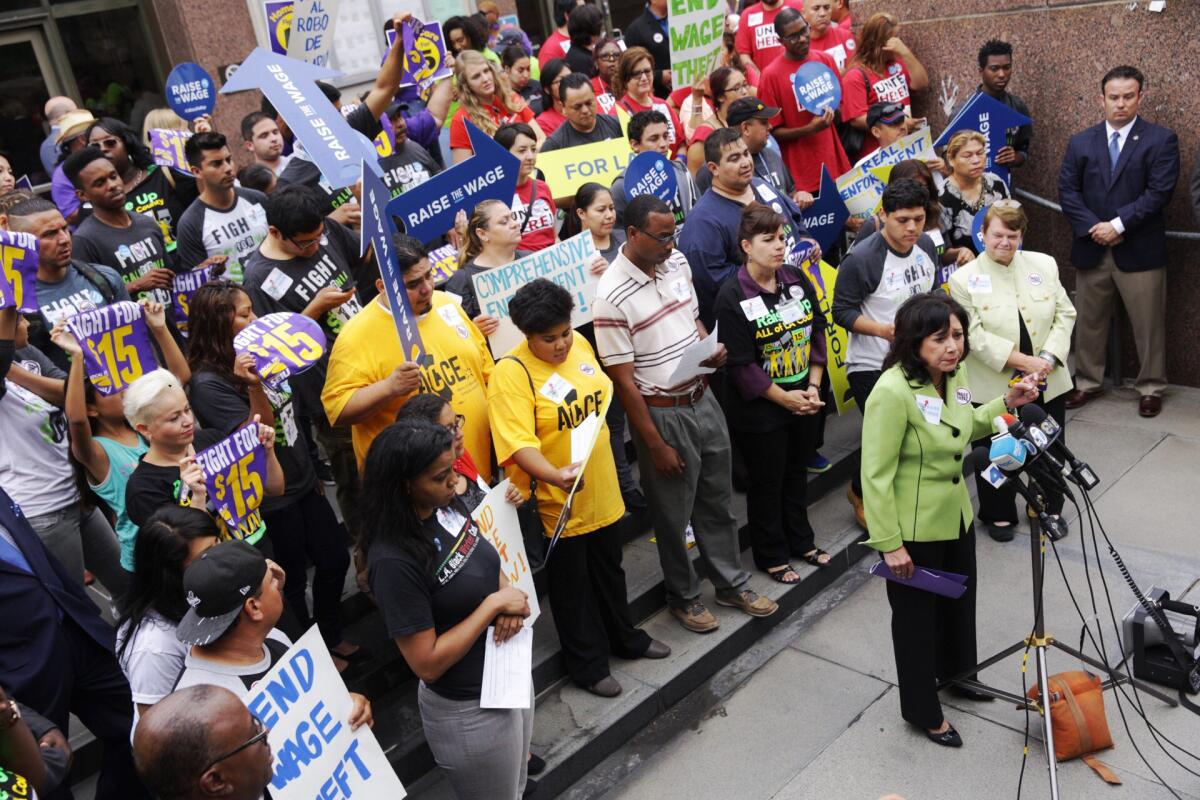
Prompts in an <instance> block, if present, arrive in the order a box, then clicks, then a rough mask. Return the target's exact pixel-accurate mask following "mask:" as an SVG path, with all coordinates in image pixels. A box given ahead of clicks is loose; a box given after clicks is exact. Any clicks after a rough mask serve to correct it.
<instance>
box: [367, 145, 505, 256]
mask: <svg viewBox="0 0 1200 800" xmlns="http://www.w3.org/2000/svg"><path fill="white" fill-rule="evenodd" d="M467 135H468V136H470V137H471V149H472V150H474V151H475V155H474V156H472V157H471V158H468V159H467V160H466V161H462V162H460V163H458V164H455V165H454V166H453V167H451V168H450V169H448V170H446V171H445V172H442V173H440V174H438V175H435V176H433V177H432V178H430V179H429V180H427V181H425V182H424V183H422V184H420V185H418V186H416V187H414V188H412V189H409V190H408V191H407V192H405V193H404V194H402V195H399V196H398V197H395V198H393V199H392V201H391V202H390V203H388V206H387V210H388V214H390V215H392V216H394V217H398V218H399V219H400V222H401V223H402V224H403V225H404V232H405V233H407V234H408V235H409V236H414V237H416V238H417V239H420V240H421V241H422V242H429V241H432V240H433V239H436V238H437V237H439V236H441V235H442V234H443V233H445V232H446V231H448V230H450V229H451V228H453V227H454V215H455V214H457V213H458V211H459V209H463V210H465V211H466V212H467V213H468V215H469V214H470V213H471V209H473V208H475V206H476V204H478V203H480V202H482V201H484V200H500V201H502V202H503V203H504V204H505V205H511V204H512V201H513V194H514V193H515V192H516V190H517V171H518V170H519V169H520V168H521V162H520V160H519V159H518V158H517V157H516V156H514V155H513V154H512V153H510V152H508V151H507V150H505V149H504V148H503V147H501V146H500V145H498V144H496V141H495V140H494V139H492V138H491V137H489V136H486V135H484V133H483V131H481V130H479V129H478V128H476V127H475V126H474V125H472V124H471V123H470V122H467Z"/></svg>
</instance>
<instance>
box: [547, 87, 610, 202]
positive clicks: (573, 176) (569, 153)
mask: <svg viewBox="0 0 1200 800" xmlns="http://www.w3.org/2000/svg"><path fill="white" fill-rule="evenodd" d="M617 117H618V119H620V120H621V132H622V133H627V126H628V123H629V115H628V114H626V113H625V112H624V110H620V109H618V113H617ZM563 124H564V125H569V124H570V123H569V122H564V123H563ZM631 158H633V151H632V150H630V149H629V137H628V135H626V136H624V137H622V138H620V139H606V140H604V141H603V142H593V143H591V144H582V145H579V146H578V147H567V148H564V149H562V150H551V151H550V152H549V153H538V158H537V165H538V169H540V170H541V171H542V174H543V175H545V176H546V185H547V186H549V187H550V194H551V195H552V196H553V197H554V198H555V199H559V198H563V197H574V196H575V192H577V191H578V190H579V187H580V186H583V185H584V184H585V183H588V182H590V181H595V182H596V183H599V184H601V185H603V186H611V185H612V182H613V181H614V180H616V178H617V176H618V175H620V174H621V173H622V172H623V171H624V170H625V167H626V166H628V165H629V159H631Z"/></svg>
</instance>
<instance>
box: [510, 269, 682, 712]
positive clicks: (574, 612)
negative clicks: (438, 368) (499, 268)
mask: <svg viewBox="0 0 1200 800" xmlns="http://www.w3.org/2000/svg"><path fill="white" fill-rule="evenodd" d="M573 307H574V300H573V299H572V297H571V293H570V292H568V291H567V290H566V289H564V288H563V287H561V286H559V285H558V284H556V283H553V282H551V281H548V280H546V279H545V278H537V279H535V280H533V281H530V282H529V283H527V284H525V285H524V286H522V287H521V288H520V289H518V290H517V293H516V294H515V295H513V298H512V300H511V301H509V304H508V313H509V316H511V317H512V321H513V324H515V325H516V326H517V328H518V329H519V330H520V331H521V333H523V334H524V335H525V341H523V342H521V343H520V344H519V345H517V346H516V347H514V348H513V349H512V350H511V351H509V353H508V355H506V356H505V357H504V358H501V359H500V360H498V361H497V362H496V368H495V369H494V370H492V377H491V380H490V381H489V383H488V418H489V419H490V420H491V423H492V441H493V442H494V443H495V445H496V459H497V461H498V462H499V463H500V464H501V465H502V466H505V467H508V468H510V469H511V468H515V469H516V470H517V471H518V475H519V476H521V477H522V481H523V482H524V476H529V477H531V478H533V479H534V481H536V488H535V493H536V496H537V507H538V513H539V514H540V515H541V518H542V524H543V527H544V529H545V532H546V535H547V536H550V535H551V534H552V533H553V532H554V530H555V525H556V523H557V522H558V518H559V516H560V515H561V513H562V510H563V506H564V505H565V503H566V501H567V496H568V494H569V493H570V492H571V489H572V487H573V486H575V483H576V477H577V476H578V474H579V471H580V469H581V468H582V466H583V465H581V464H580V463H579V462H577V461H574V455H575V453H574V450H575V447H574V446H573V442H574V439H575V438H576V434H575V430H576V429H577V428H579V427H581V426H583V425H585V424H594V425H599V426H600V430H599V432H598V434H597V436H596V437H595V445H594V446H593V448H592V451H591V457H590V458H589V459H588V461H587V466H586V468H584V471H583V483H582V484H581V485H580V486H579V487H578V488H577V489H576V490H575V495H574V498H573V500H572V505H571V511H570V513H569V514H568V515H567V520H566V524H565V528H564V529H563V531H562V538H561V539H559V541H558V543H557V544H555V545H554V549H553V552H551V553H549V554H548V555H547V561H546V565H547V570H548V572H547V576H548V578H549V586H550V603H551V604H552V605H553V606H554V625H555V628H556V629H557V630H558V638H559V641H560V642H561V643H562V647H563V656H564V658H565V660H566V663H567V672H568V673H569V674H570V675H571V678H572V680H574V681H575V683H576V684H578V685H579V686H581V687H583V688H584V689H587V690H588V691H589V692H591V693H592V694H595V695H599V696H600V697H616V696H617V695H618V694H620V693H621V684H619V683H617V681H616V679H614V678H613V677H612V675H611V674H610V672H609V667H608V657H609V654H610V653H612V654H614V655H617V656H620V657H622V658H665V657H666V656H667V655H669V654H670V652H671V649H670V648H669V647H667V646H666V645H665V644H662V643H661V642H656V641H655V640H653V639H651V638H650V636H649V635H647V634H646V633H645V632H644V631H642V630H639V629H638V628H636V627H634V625H633V620H632V617H631V615H630V613H629V605H628V602H627V594H626V590H625V571H624V570H623V569H622V568H621V543H622V542H621V529H620V524H619V523H620V521H621V518H622V517H623V516H624V515H625V503H624V502H623V501H622V500H621V490H620V488H619V486H618V484H617V469H616V466H615V464H614V462H613V454H612V447H611V446H610V444H609V438H608V429H607V426H606V424H605V421H604V418H603V417H601V418H600V419H599V420H596V419H595V416H596V415H598V414H603V413H604V412H605V411H606V405H607V398H608V397H609V396H610V395H612V391H613V386H612V381H610V380H609V379H608V376H607V375H605V373H604V370H603V369H601V367H600V362H599V360H598V359H597V358H596V354H595V352H594V351H593V350H592V347H591V345H589V344H588V343H587V340H586V339H584V338H583V337H582V336H576V335H575V332H574V330H572V328H571V309H572V308H573Z"/></svg>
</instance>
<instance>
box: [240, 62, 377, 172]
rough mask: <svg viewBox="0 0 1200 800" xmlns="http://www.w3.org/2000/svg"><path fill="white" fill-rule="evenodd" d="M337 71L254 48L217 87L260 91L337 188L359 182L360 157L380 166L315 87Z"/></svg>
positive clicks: (373, 167)
mask: <svg viewBox="0 0 1200 800" xmlns="http://www.w3.org/2000/svg"><path fill="white" fill-rule="evenodd" d="M340 74H341V73H339V72H336V71H334V70H331V69H327V68H325V67H318V66H314V65H312V64H308V63H305V62H303V61H298V60H296V59H294V58H288V57H287V56H281V55H279V54H277V53H272V52H271V51H270V50H264V49H263V48H261V47H256V48H254V51H253V52H252V53H250V55H249V56H247V57H246V60H245V61H243V62H242V65H241V66H240V67H238V69H237V72H235V73H234V74H233V76H232V77H230V79H229V80H228V81H227V82H226V83H225V85H224V86H223V87H221V94H232V93H234V92H244V91H246V90H247V89H258V90H260V91H261V92H262V93H263V94H265V95H266V96H267V99H268V100H270V101H271V105H273V106H275V110H276V111H278V112H279V114H280V115H281V116H282V117H283V118H284V120H285V121H286V122H287V124H288V127H289V128H291V129H292V133H294V134H296V138H298V139H299V140H300V142H301V144H303V145H304V150H305V151H306V152H307V153H308V155H309V156H310V157H311V158H312V160H313V163H314V164H316V165H317V169H319V170H321V174H322V175H324V176H325V180H327V181H329V184H330V186H332V187H333V188H334V189H341V188H344V187H346V186H350V185H352V184H353V183H354V182H355V181H357V180H358V175H359V170H360V168H361V165H362V161H363V160H368V162H369V163H370V164H371V170H372V171H378V169H379V165H378V163H377V162H376V160H375V159H376V156H375V149H374V147H373V146H371V143H370V142H369V141H367V138H366V137H365V136H363V135H362V134H360V133H359V132H358V131H356V130H354V129H353V128H351V127H350V124H349V123H348V122H346V120H345V119H343V118H342V115H341V112H339V111H338V110H337V109H336V108H334V106H333V103H331V102H329V100H328V98H326V97H325V95H324V94H323V93H322V92H321V90H320V89H318V88H317V81H318V80H323V79H327V78H336V77H337V76H338V75H340Z"/></svg>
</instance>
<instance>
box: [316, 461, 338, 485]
mask: <svg viewBox="0 0 1200 800" xmlns="http://www.w3.org/2000/svg"><path fill="white" fill-rule="evenodd" d="M313 469H314V470H316V472H317V480H319V481H321V482H322V483H333V482H334V481H333V467H331V466H329V462H328V461H326V460H325V459H321V460H319V461H314V462H313Z"/></svg>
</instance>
